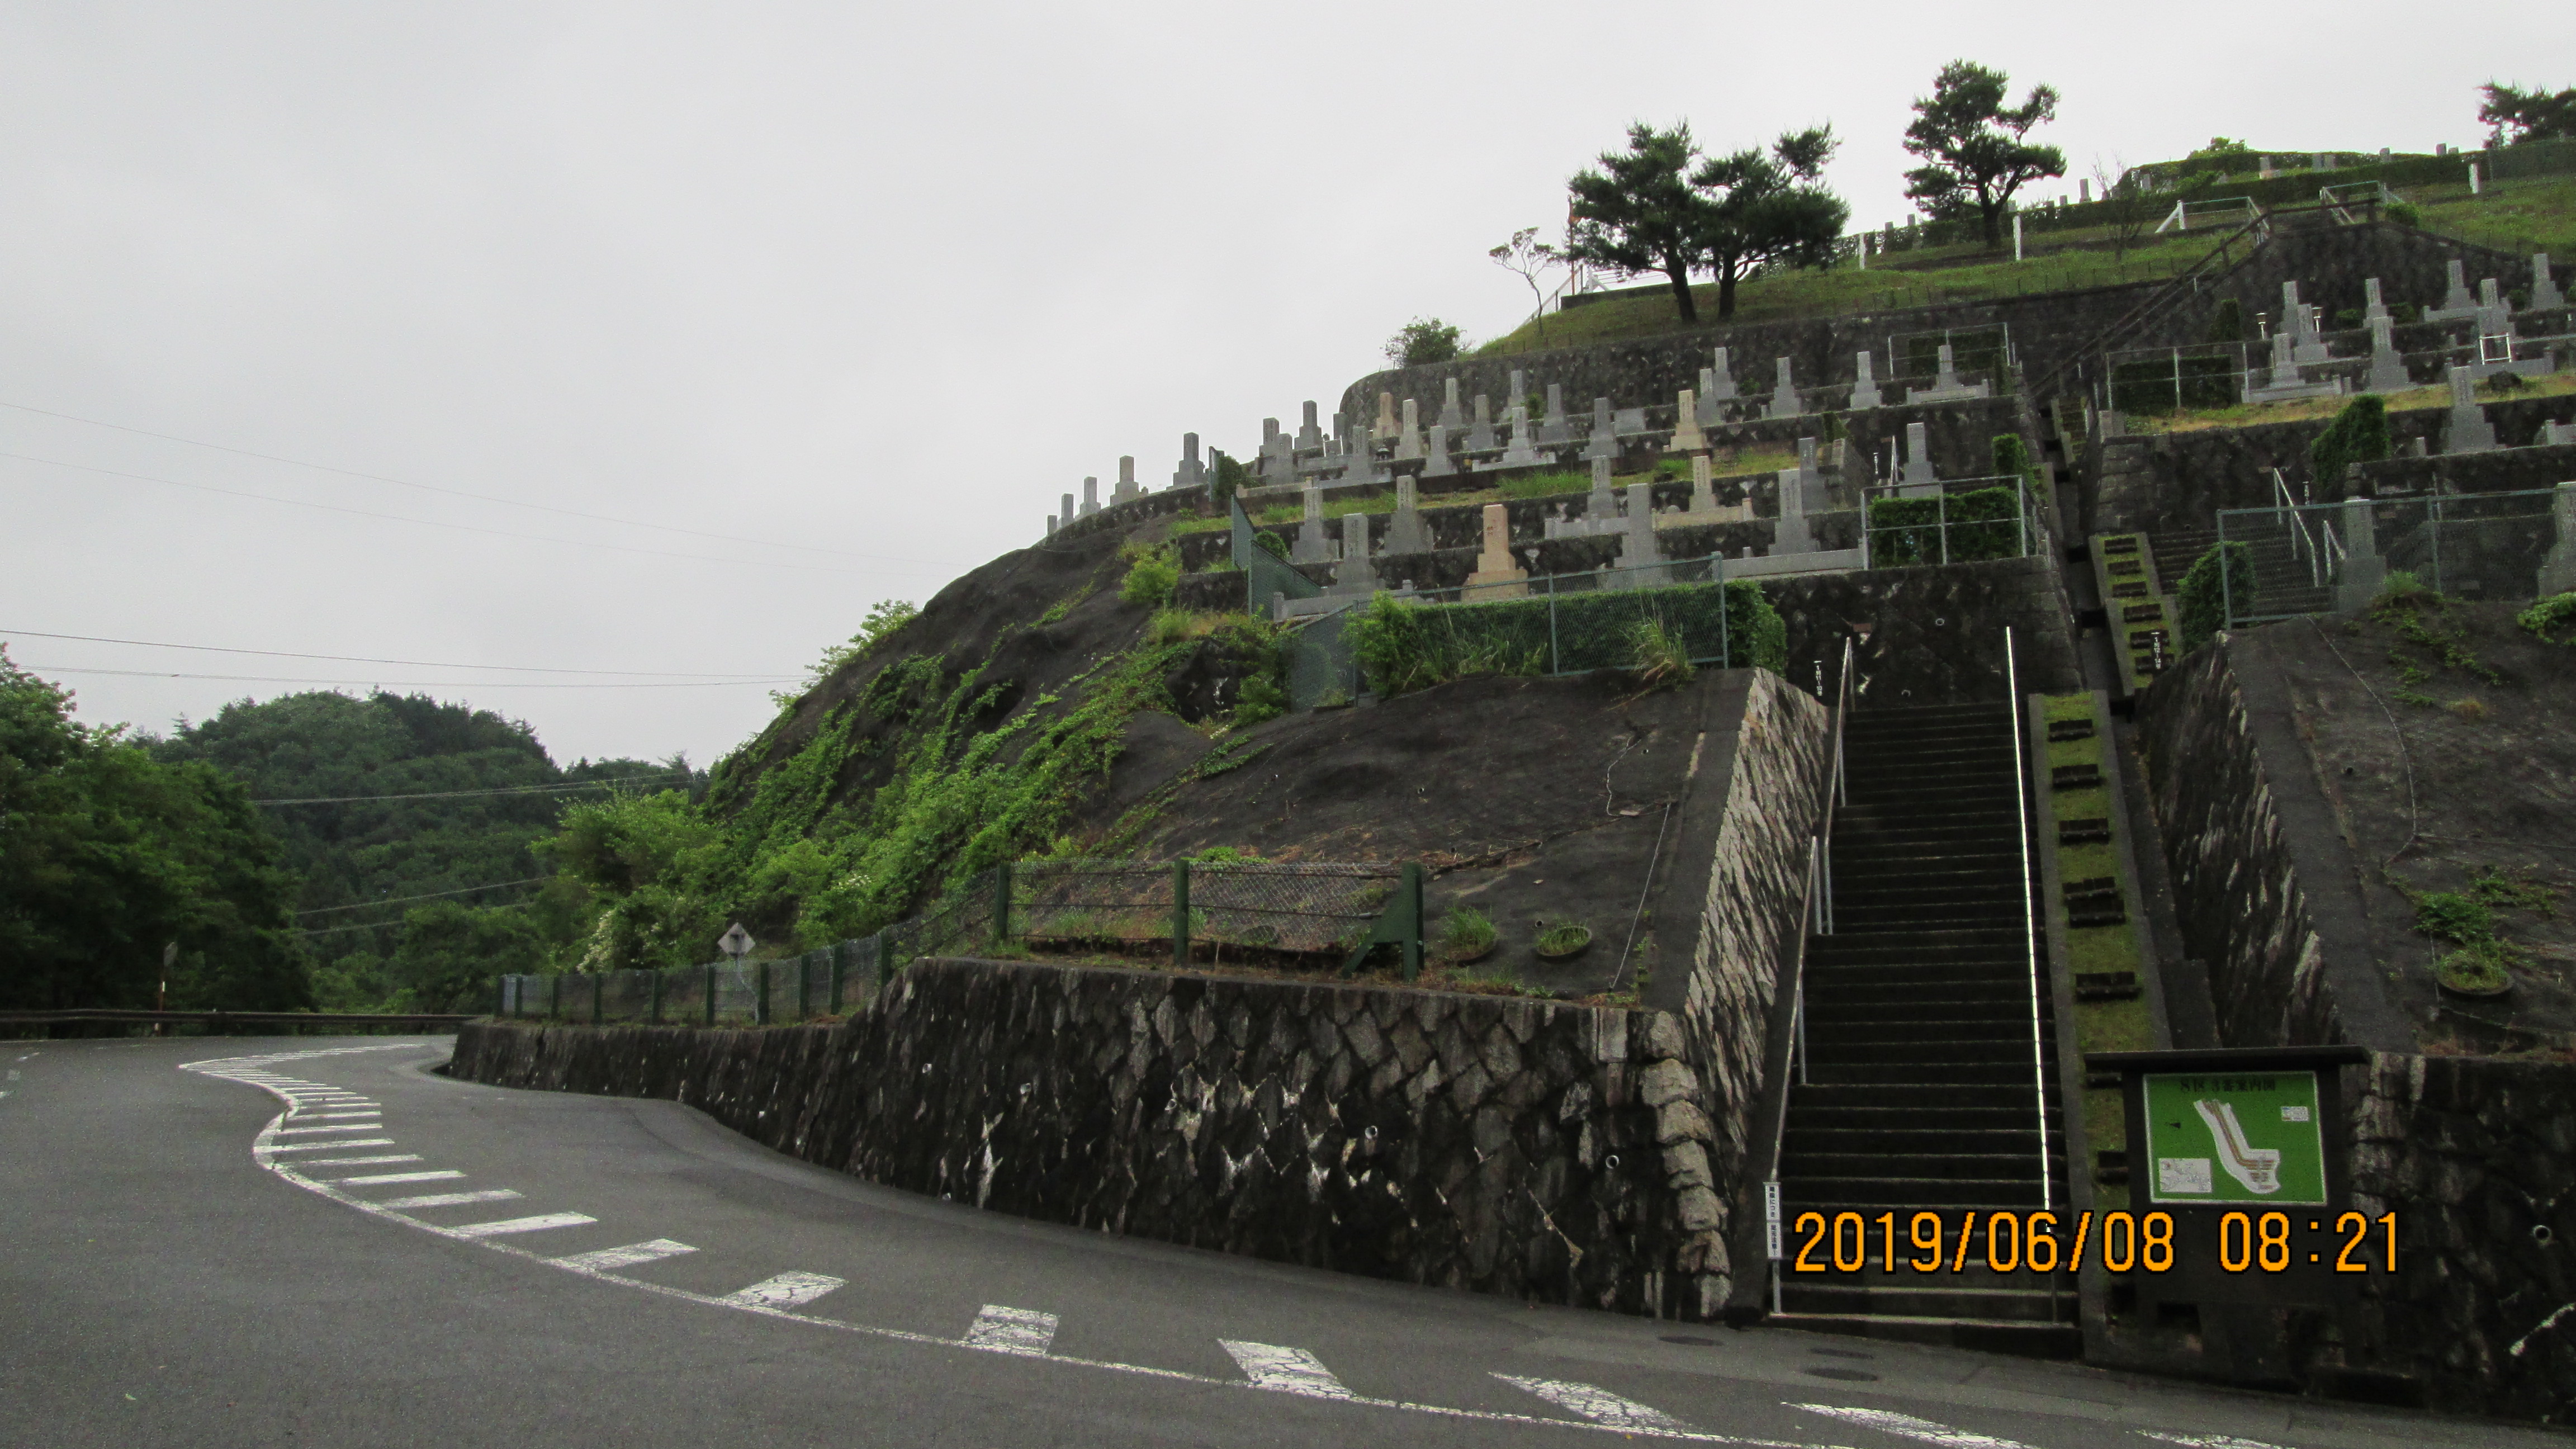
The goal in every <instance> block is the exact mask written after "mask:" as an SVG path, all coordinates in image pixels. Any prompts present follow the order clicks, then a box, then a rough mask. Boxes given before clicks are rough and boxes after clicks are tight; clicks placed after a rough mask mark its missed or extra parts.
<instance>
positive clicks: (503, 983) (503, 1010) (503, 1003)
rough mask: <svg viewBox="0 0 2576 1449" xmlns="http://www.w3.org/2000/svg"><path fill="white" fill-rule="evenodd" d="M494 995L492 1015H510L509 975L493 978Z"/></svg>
mask: <svg viewBox="0 0 2576 1449" xmlns="http://www.w3.org/2000/svg"><path fill="white" fill-rule="evenodd" d="M492 996H493V1000H492V1015H494V1016H495V1017H502V1016H508V1015H509V1014H510V978H509V977H508V976H506V975H504V976H495V977H493V978H492Z"/></svg>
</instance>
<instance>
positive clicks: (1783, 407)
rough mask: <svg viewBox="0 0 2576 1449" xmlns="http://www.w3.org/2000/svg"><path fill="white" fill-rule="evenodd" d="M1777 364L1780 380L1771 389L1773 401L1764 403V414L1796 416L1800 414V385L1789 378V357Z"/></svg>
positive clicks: (1776, 416)
mask: <svg viewBox="0 0 2576 1449" xmlns="http://www.w3.org/2000/svg"><path fill="white" fill-rule="evenodd" d="M1776 366H1777V368H1778V371H1779V380H1778V382H1777V383H1775V384H1774V385H1773V387H1772V389H1771V401H1770V402H1768V403H1766V404H1764V405H1763V408H1762V416H1764V417H1766V418H1794V417H1796V416H1797V415H1798V387H1797V384H1795V383H1793V382H1791V381H1790V380H1789V359H1787V358H1785V357H1783V358H1781V359H1779V361H1778V362H1777V364H1776Z"/></svg>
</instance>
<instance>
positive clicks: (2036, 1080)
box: [2004, 624, 2056, 1211]
mask: <svg viewBox="0 0 2576 1449" xmlns="http://www.w3.org/2000/svg"><path fill="white" fill-rule="evenodd" d="M2004 688H2005V689H2006V690H2007V691H2009V692H2010V694H2011V697H2012V740H2013V800H2014V803H2016V804H2017V805H2019V806H2020V807H2021V808H2020V809H2019V810H2018V811H2016V812H2015V814H2014V819H2013V826H2014V830H2015V832H2016V833H2017V834H2018V835H2019V836H2020V838H2021V924H2022V936H2023V939H2024V940H2025V941H2026V942H2028V944H2029V950H2030V1071H2031V1087H2032V1089H2033V1090H2034V1092H2035V1093H2036V1094H2037V1098H2038V1100H2037V1103H2036V1106H2037V1109H2038V1116H2039V1206H2040V1208H2041V1210H2042V1211H2046V1210H2048V1209H2050V1208H2053V1207H2054V1206H2056V1204H2055V1203H2054V1202H2053V1201H2052V1200H2051V1195H2050V1193H2051V1189H2050V1187H2049V1183H2048V1064H2047V1054H2046V1053H2045V1052H2044V1051H2043V1050H2042V1049H2041V1047H2040V1040H2039V913H2038V908H2037V904H2036V903H2035V902H2034V901H2032V899H2031V874H2030V768H2029V764H2028V762H2027V761H2026V760H2025V759H2024V758H2023V756H2022V744H2021V720H2022V709H2023V703H2022V697H2021V672H2020V669H2019V668H2018V666H2017V665H2016V664H2015V662H2014V660H2013V637H2012V626H2011V625H2009V624H2007V625H2005V626H2004Z"/></svg>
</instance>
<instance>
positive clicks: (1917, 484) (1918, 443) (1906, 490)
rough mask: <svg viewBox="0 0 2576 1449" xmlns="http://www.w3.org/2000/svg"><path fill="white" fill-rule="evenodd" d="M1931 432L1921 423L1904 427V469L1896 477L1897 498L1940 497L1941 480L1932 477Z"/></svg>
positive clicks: (1908, 424)
mask: <svg viewBox="0 0 2576 1449" xmlns="http://www.w3.org/2000/svg"><path fill="white" fill-rule="evenodd" d="M1931 431H1932V430H1931V428H1930V427H1929V426H1928V425H1926V424H1923V423H1907V424H1906V425H1905V467H1904V471H1903V472H1901V473H1899V474H1898V475H1897V487H1896V496H1897V497H1899V498H1938V497H1940V496H1941V480H1940V479H1938V478H1935V477H1934V476H1933V475H1932V438H1931Z"/></svg>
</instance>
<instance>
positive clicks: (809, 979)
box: [498, 859, 1422, 1026]
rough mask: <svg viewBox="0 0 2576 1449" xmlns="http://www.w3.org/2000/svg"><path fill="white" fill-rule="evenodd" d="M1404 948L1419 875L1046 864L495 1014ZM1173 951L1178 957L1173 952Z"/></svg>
mask: <svg viewBox="0 0 2576 1449" xmlns="http://www.w3.org/2000/svg"><path fill="white" fill-rule="evenodd" d="M1380 946H1385V947H1389V948H1391V949H1392V953H1393V955H1394V956H1395V958H1396V960H1397V962H1398V964H1399V965H1400V966H1401V968H1402V970H1403V973H1404V977H1405V979H1406V980H1408V981H1409V980H1412V979H1413V977H1414V976H1415V975H1416V974H1417V973H1418V972H1419V971H1420V969H1421V965H1422V874H1421V867H1419V866H1416V865H1411V864H1402V863H1397V862H1392V861H1389V862H1364V863H1358V864H1334V863H1302V862H1279V861H1259V860H1232V859H1215V860H1206V861H1174V862H1171V863H1168V864H1162V865H1149V864H1141V863H1137V862H1132V861H1128V862H1121V861H1088V860H1072V861H1036V862H1029V863H1025V864H1021V865H1012V866H1002V867H997V868H996V869H993V870H988V871H985V872H983V873H982V874H980V875H977V876H975V877H973V878H972V879H971V880H969V881H967V882H966V883H965V884H964V885H962V886H960V887H959V888H958V889H956V890H955V891H953V892H951V893H950V894H949V895H948V896H946V897H945V898H944V899H943V900H942V901H941V902H940V904H939V905H938V906H936V907H934V908H933V909H931V910H928V911H925V912H923V913H922V914H921V915H919V916H915V917H913V918H912V919H910V920H907V921H902V922H898V923H897V924H895V925H892V926H888V927H886V928H885V929H884V930H882V931H879V932H877V933H876V934H875V935H873V936H866V937H862V938H860V939H857V940H851V941H839V942H835V943H833V944H832V945H829V946H825V947H823V948H821V949H819V950H814V951H808V952H805V953H804V954H803V955H799V956H787V957H781V958H778V959H775V960H768V961H716V962H709V963H707V964H706V965H703V966H681V967H674V968H672V969H669V970H664V971H599V972H564V973H561V974H558V975H552V976H535V975H526V976H521V975H513V976H504V977H502V978H501V985H500V992H499V1001H498V1007H499V1011H498V1014H499V1015H501V1016H503V1017H510V1018H543V1019H547V1020H554V1021H572V1022H599V1023H607V1022H646V1023H656V1024H662V1023H667V1024H672V1025H701V1026H719V1025H723V1026H741V1025H765V1024H769V1023H776V1022H793V1021H812V1020H816V1019H819V1018H834V1017H840V1016H843V1015H846V1014H848V1013H850V1012H853V1011H857V1010H860V1009H862V1008H863V1007H865V1006H866V1005H867V1004H868V1003H869V1002H871V1001H873V1000H875V999H876V995H877V992H878V991H879V990H880V989H882V987H883V986H884V984H885V983H886V982H887V981H889V980H891V979H893V977H894V975H895V973H896V972H897V971H900V970H901V969H902V968H903V967H904V966H905V965H906V964H908V963H910V962H911V961H914V960H916V959H918V958H920V957H924V956H937V955H947V954H952V953H958V952H972V951H989V950H1027V951H1033V952H1038V953H1041V954H1059V955H1061V954H1082V953H1100V954H1110V955H1118V956H1127V957H1143V958H1147V959H1153V960H1165V959H1168V960H1169V961H1170V962H1171V963H1172V964H1174V965H1187V964H1191V963H1194V962H1208V963H1211V964H1226V963H1234V964H1251V965H1272V966H1287V967H1292V968H1294V967H1304V968H1306V969H1319V968H1339V969H1340V970H1341V971H1342V972H1343V973H1344V974H1349V973H1351V972H1353V971H1356V970H1358V969H1359V968H1360V967H1361V966H1362V965H1363V964H1365V960H1366V958H1367V956H1368V955H1370V954H1371V953H1372V952H1373V951H1374V950H1375V949H1376V948H1377V947H1380ZM1167 953H1168V954H1167Z"/></svg>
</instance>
